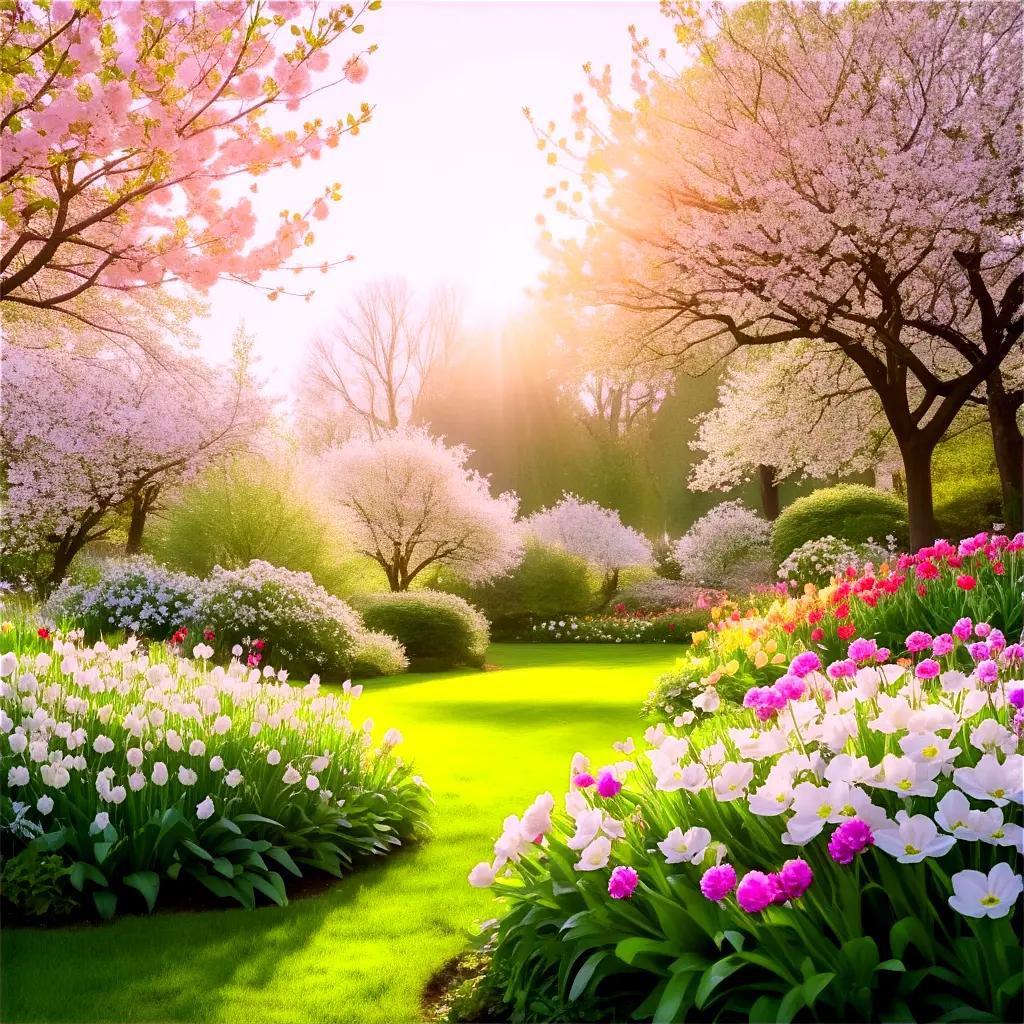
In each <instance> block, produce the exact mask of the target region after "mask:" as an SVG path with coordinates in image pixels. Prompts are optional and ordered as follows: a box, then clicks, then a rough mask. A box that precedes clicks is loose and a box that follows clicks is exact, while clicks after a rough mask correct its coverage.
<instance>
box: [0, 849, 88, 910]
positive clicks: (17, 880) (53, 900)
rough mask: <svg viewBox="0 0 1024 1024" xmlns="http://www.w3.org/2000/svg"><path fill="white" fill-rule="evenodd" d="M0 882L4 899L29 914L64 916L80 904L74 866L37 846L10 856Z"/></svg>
mask: <svg viewBox="0 0 1024 1024" xmlns="http://www.w3.org/2000/svg"><path fill="white" fill-rule="evenodd" d="M0 882H2V885H0V893H2V894H3V898H4V900H5V901H6V902H7V903H9V904H10V905H11V906H12V907H13V908H14V910H15V911H16V912H17V913H20V914H22V915H24V916H25V917H64V916H66V915H67V914H70V913H71V911H73V910H74V909H75V908H76V907H77V906H78V900H77V899H76V897H75V891H74V889H73V888H72V887H71V868H70V866H69V865H67V864H65V863H64V861H63V859H62V858H60V857H58V856H56V855H55V854H45V853H43V852H41V851H40V850H37V849H36V848H35V847H26V848H25V849H23V850H21V851H19V852H18V853H16V854H15V855H14V856H13V857H10V858H8V859H6V860H5V861H4V864H3V876H2V878H0Z"/></svg>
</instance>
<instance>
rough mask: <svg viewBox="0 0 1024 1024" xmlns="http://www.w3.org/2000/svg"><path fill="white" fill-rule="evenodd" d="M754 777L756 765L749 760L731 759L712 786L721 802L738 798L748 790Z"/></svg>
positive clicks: (722, 768)
mask: <svg viewBox="0 0 1024 1024" xmlns="http://www.w3.org/2000/svg"><path fill="white" fill-rule="evenodd" d="M753 777H754V766H753V765H752V764H751V763H750V762H749V761H730V762H729V763H728V764H724V765H722V767H721V769H720V770H719V772H718V774H717V775H716V776H715V781H714V782H713V783H712V788H713V789H714V791H715V796H716V797H718V800H719V802H720V803H724V802H725V801H727V800H736V799H738V798H739V797H741V796H743V794H744V793H745V792H746V791H747V786H749V785H750V780H751V779H752V778H753Z"/></svg>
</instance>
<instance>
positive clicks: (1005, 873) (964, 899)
mask: <svg viewBox="0 0 1024 1024" xmlns="http://www.w3.org/2000/svg"><path fill="white" fill-rule="evenodd" d="M952 882H953V895H952V896H950V897H949V905H950V906H951V907H952V908H953V909H954V910H955V911H957V912H958V913H960V914H963V915H964V916H965V917H1006V915H1007V914H1009V913H1010V912H1011V911H1012V910H1013V908H1014V905H1015V904H1016V902H1017V898H1018V897H1019V896H1020V894H1021V891H1022V890H1024V881H1022V880H1021V876H1020V875H1017V874H1014V871H1013V868H1012V867H1010V865H1009V864H1007V863H1005V862H1000V863H999V864H997V865H996V866H995V867H994V868H992V870H991V871H990V872H989V873H988V874H987V875H984V874H982V873H981V872H980V871H958V872H957V873H956V874H955V875H954V876H953V878H952Z"/></svg>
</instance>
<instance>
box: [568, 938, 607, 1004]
mask: <svg viewBox="0 0 1024 1024" xmlns="http://www.w3.org/2000/svg"><path fill="white" fill-rule="evenodd" d="M609 955H610V954H609V951H608V950H607V949H603V950H599V951H598V952H596V953H592V954H591V955H590V956H588V957H587V959H586V962H585V963H584V964H583V966H582V967H581V968H580V969H579V970H578V971H577V972H576V977H575V978H573V980H572V988H570V989H569V1002H570V1003H575V1002H576V1000H577V999H579V997H580V996H581V995H583V993H584V992H585V991H586V990H587V985H588V984H590V979H591V978H592V977H593V975H594V971H596V970H597V968H598V965H599V964H600V963H601V961H602V960H604V958H605V957H606V956H609Z"/></svg>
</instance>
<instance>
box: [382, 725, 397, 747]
mask: <svg viewBox="0 0 1024 1024" xmlns="http://www.w3.org/2000/svg"><path fill="white" fill-rule="evenodd" d="M381 742H382V743H383V744H384V746H385V747H397V746H398V744H399V743H401V742H402V734H401V733H400V732H399V731H398V730H397V729H388V731H387V732H386V733H384V739H383V740H382V741H381Z"/></svg>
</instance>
